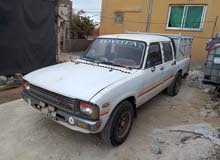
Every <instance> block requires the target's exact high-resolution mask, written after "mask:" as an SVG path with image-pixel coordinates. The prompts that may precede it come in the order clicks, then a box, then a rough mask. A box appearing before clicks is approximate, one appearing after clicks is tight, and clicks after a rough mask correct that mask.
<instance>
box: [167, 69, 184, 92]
mask: <svg viewBox="0 0 220 160" xmlns="http://www.w3.org/2000/svg"><path fill="white" fill-rule="evenodd" d="M181 84H182V74H181V72H178V73H177V74H176V76H175V78H174V80H173V82H172V83H171V85H170V86H169V87H168V88H167V94H168V95H170V96H176V95H177V94H178V92H179V90H180V86H181Z"/></svg>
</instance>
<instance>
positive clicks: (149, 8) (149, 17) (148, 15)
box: [146, 0, 153, 32]
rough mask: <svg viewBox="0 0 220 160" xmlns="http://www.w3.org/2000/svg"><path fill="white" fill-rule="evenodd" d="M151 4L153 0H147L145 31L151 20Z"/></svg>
mask: <svg viewBox="0 0 220 160" xmlns="http://www.w3.org/2000/svg"><path fill="white" fill-rule="evenodd" d="M152 6H153V0H149V4H148V14H147V26H146V31H147V32H149V31H150V21H151V14H152Z"/></svg>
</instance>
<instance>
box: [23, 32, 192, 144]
mask: <svg viewBox="0 0 220 160" xmlns="http://www.w3.org/2000/svg"><path fill="white" fill-rule="evenodd" d="M192 40H193V38H192V37H190V36H183V35H165V34H150V33H128V34H118V35H105V36H101V37H98V38H97V39H96V40H95V41H94V42H93V43H92V45H91V46H90V47H89V48H88V49H87V51H86V52H85V54H84V56H82V57H81V58H80V59H78V60H74V61H71V62H67V63H62V64H58V65H54V66H50V67H46V68H43V69H39V70H37V71H34V72H32V73H29V74H27V75H26V76H24V78H23V88H24V89H23V92H22V96H23V98H24V100H25V101H27V102H28V103H29V104H30V105H32V106H33V107H34V108H36V109H38V110H39V111H40V112H41V113H42V114H43V115H45V116H46V117H48V118H50V119H52V120H54V121H56V122H58V123H60V124H62V125H64V126H66V127H68V128H70V129H72V130H75V131H80V132H83V133H99V132H101V135H102V138H103V139H104V140H105V141H106V142H107V143H109V144H111V145H113V146H117V145H120V144H121V143H123V142H124V141H125V140H126V138H127V136H128V134H129V131H130V129H131V126H132V121H133V118H134V117H135V116H136V108H137V107H139V106H141V105H142V104H144V103H145V102H146V101H148V100H149V99H151V98H152V97H154V96H155V95H157V94H158V93H160V92H161V91H163V90H165V89H166V91H167V93H168V94H169V95H171V96H175V95H176V94H177V93H178V91H179V89H180V85H181V81H182V77H184V76H186V75H187V73H188V70H189V65H190V50H191V44H192ZM149 123H150V122H149Z"/></svg>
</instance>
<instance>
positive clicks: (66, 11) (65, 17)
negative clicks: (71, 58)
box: [59, 0, 72, 50]
mask: <svg viewBox="0 0 220 160" xmlns="http://www.w3.org/2000/svg"><path fill="white" fill-rule="evenodd" d="M71 13H72V1H71V0H60V13H59V15H60V18H61V28H60V38H61V49H62V50H63V48H64V47H65V40H69V39H70V24H69V17H70V14H71Z"/></svg>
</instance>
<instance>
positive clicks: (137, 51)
mask: <svg viewBox="0 0 220 160" xmlns="http://www.w3.org/2000/svg"><path fill="white" fill-rule="evenodd" d="M144 51H145V43H144V42H140V41H133V40H124V39H106V38H103V39H101V38H99V39H96V40H95V41H94V42H93V43H92V45H91V46H90V47H89V48H88V49H87V51H86V53H85V55H84V56H83V57H82V59H84V60H89V61H93V62H98V63H103V64H109V65H114V66H119V67H126V68H136V69H137V68H140V67H141V63H142V59H143V56H144Z"/></svg>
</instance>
